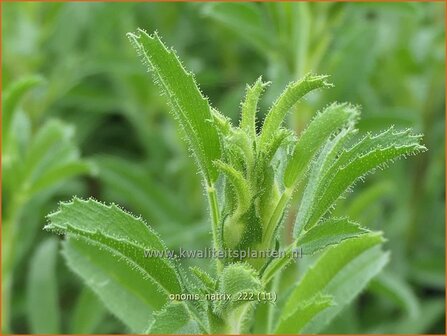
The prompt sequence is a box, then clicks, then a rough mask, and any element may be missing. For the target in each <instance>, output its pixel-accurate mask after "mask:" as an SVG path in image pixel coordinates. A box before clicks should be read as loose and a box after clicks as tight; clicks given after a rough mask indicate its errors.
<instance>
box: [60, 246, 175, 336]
mask: <svg viewBox="0 0 447 336" xmlns="http://www.w3.org/2000/svg"><path fill="white" fill-rule="evenodd" d="M63 255H64V258H65V260H66V262H67V265H68V266H69V267H70V268H71V269H72V270H73V271H74V272H75V273H76V274H77V275H79V276H80V277H81V278H82V279H83V280H84V282H85V284H86V285H87V286H88V287H90V288H91V289H92V290H93V291H94V292H95V293H96V295H98V297H99V299H100V300H101V301H102V302H103V303H104V306H105V307H106V308H107V309H108V310H109V311H110V312H111V313H112V314H114V315H115V316H116V317H117V318H119V319H120V320H121V321H122V322H123V323H124V324H125V325H126V326H127V327H128V328H129V329H130V331H131V332H135V333H140V332H143V331H144V330H146V329H147V328H148V326H149V323H150V321H151V315H152V313H153V312H154V311H155V310H158V309H160V308H161V307H162V306H163V304H165V302H166V300H167V295H166V294H165V293H163V292H161V291H160V290H159V288H158V286H157V285H155V284H154V283H153V282H151V281H148V280H146V279H145V278H144V277H143V276H142V274H141V273H140V272H139V271H138V270H137V269H135V268H134V267H132V266H131V265H129V263H128V262H126V261H125V260H124V259H123V258H122V257H121V256H119V255H117V254H114V253H110V252H109V251H108V250H105V249H102V248H100V246H97V245H93V244H91V242H90V241H88V240H86V239H84V238H76V239H73V238H68V239H67V241H65V242H64V245H63Z"/></svg>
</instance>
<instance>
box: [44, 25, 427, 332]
mask: <svg viewBox="0 0 447 336" xmlns="http://www.w3.org/2000/svg"><path fill="white" fill-rule="evenodd" d="M128 36H129V38H130V40H131V42H132V43H133V44H134V46H135V47H136V49H137V51H138V53H139V54H140V56H141V58H142V60H143V63H145V64H146V66H147V67H148V69H149V70H150V71H152V72H153V75H154V78H155V80H156V82H157V83H158V85H159V86H160V89H161V91H162V92H163V93H164V95H165V96H166V98H167V100H168V102H169V103H170V105H171V110H172V112H173V115H174V117H175V118H176V119H177V121H178V122H179V124H180V126H181V128H182V131H183V134H184V136H185V138H186V140H187V141H188V144H189V146H190V149H191V153H192V155H193V156H194V158H195V160H196V162H197V166H198V167H199V169H200V172H201V174H202V177H203V184H204V189H205V191H206V195H207V197H208V201H209V209H210V217H211V222H212V243H213V247H214V249H216V250H224V249H231V250H235V251H268V250H269V251H278V250H279V251H284V252H285V253H282V254H281V256H280V257H278V258H276V257H275V258H266V257H263V258H258V257H252V256H248V257H244V258H241V257H240V256H239V257H231V256H227V257H226V258H223V259H220V258H216V259H215V266H214V267H213V268H211V269H209V270H207V271H208V272H206V271H205V270H203V269H202V268H199V267H189V268H187V269H186V268H185V265H183V264H181V263H180V262H179V261H178V260H176V259H174V260H172V259H170V258H167V257H160V258H146V257H145V251H160V252H163V251H166V250H167V247H166V245H165V244H164V243H163V241H162V240H161V238H160V236H159V235H158V234H157V233H156V232H155V231H154V230H153V229H152V228H151V227H150V226H149V225H147V224H146V223H145V222H144V221H143V220H142V219H141V218H136V217H134V216H132V215H131V214H129V213H127V212H126V211H124V210H122V209H121V208H119V207H118V206H116V205H115V204H112V205H110V206H108V205H104V204H102V203H99V202H97V201H95V200H93V199H89V200H80V199H78V198H74V199H73V200H72V201H71V202H68V203H61V205H60V209H59V210H58V211H56V212H54V213H52V214H51V215H49V216H48V218H49V223H48V225H47V226H46V229H47V230H51V231H54V232H56V233H64V234H65V235H66V240H65V241H64V244H63V255H64V257H65V259H66V261H67V264H68V265H69V266H70V268H71V269H72V270H73V271H74V272H75V273H77V274H78V275H79V276H80V277H81V278H83V279H84V281H85V282H86V284H87V285H88V286H89V287H91V288H92V289H93V291H94V292H95V293H96V294H97V295H98V296H99V297H100V298H101V300H102V301H103V302H104V303H105V305H106V307H107V308H108V309H109V310H110V311H111V312H112V313H113V314H115V315H116V316H117V317H118V318H120V319H121V320H122V321H123V322H124V323H125V324H126V325H127V326H128V327H129V328H130V329H131V330H132V331H134V332H148V333H187V332H192V333H241V332H253V331H258V330H260V331H262V332H264V333H300V332H306V333H315V332H319V331H320V330H321V329H322V328H323V327H324V326H325V325H326V324H327V323H328V322H329V321H330V320H331V319H332V318H333V317H334V316H336V315H337V313H339V312H340V310H341V309H343V308H344V307H345V306H346V305H347V304H348V303H350V302H351V301H352V299H353V298H354V297H356V296H357V295H358V294H359V293H360V292H361V291H362V289H364V287H365V286H366V285H367V283H368V282H369V281H370V280H371V279H372V278H373V277H374V276H375V275H377V274H378V273H379V272H380V270H381V269H382V267H383V266H384V265H385V264H386V262H387V260H388V258H389V255H388V253H387V252H384V251H383V250H382V243H383V241H384V238H383V236H382V233H381V232H374V231H370V230H368V229H366V228H363V227H361V226H360V225H359V224H357V223H355V222H353V221H351V220H349V219H348V218H346V217H334V216H332V215H331V211H332V209H333V208H334V207H335V204H336V202H337V200H338V199H339V198H340V197H343V195H344V194H345V193H346V191H348V190H349V189H350V188H352V186H353V185H354V184H355V183H356V182H357V181H359V180H361V179H363V178H364V177H365V175H367V174H369V173H371V172H373V171H374V170H376V169H377V168H382V167H384V166H386V165H387V164H388V163H390V162H392V161H393V160H395V159H397V158H399V157H405V156H407V155H412V154H416V153H418V152H421V151H424V150H425V147H424V146H422V145H420V138H421V136H420V135H412V134H411V133H410V130H403V131H398V130H395V129H394V128H393V127H391V128H389V129H387V130H385V131H383V132H381V133H379V134H377V135H372V134H367V135H366V136H363V137H356V135H355V133H356V129H355V125H356V122H357V121H358V119H359V115H360V112H359V108H358V107H356V106H353V105H350V104H347V103H333V104H331V105H328V106H327V107H326V108H324V109H323V110H322V111H321V112H319V113H318V114H317V115H316V116H315V117H314V118H313V119H312V121H311V122H310V123H309V125H308V127H307V128H306V129H305V130H304V131H303V132H302V133H301V134H300V135H299V137H298V138H296V136H295V135H294V133H293V132H292V131H290V130H288V129H286V128H283V127H282V126H281V125H282V122H283V120H284V118H285V116H286V115H287V113H288V111H289V110H290V109H292V108H293V107H294V106H295V105H296V104H297V103H298V102H299V101H300V100H301V99H302V98H303V97H304V96H305V95H307V94H309V93H310V92H311V91H315V90H318V89H323V88H328V87H330V86H331V84H330V83H328V82H327V76H314V75H306V76H304V77H303V78H302V79H301V80H299V81H297V82H292V83H290V84H289V85H288V86H287V87H286V89H285V91H284V92H283V93H282V94H281V95H280V96H279V98H278V99H277V100H276V101H275V103H274V104H273V106H272V107H271V109H270V110H269V111H268V113H267V115H266V118H265V120H264V122H263V124H262V127H260V125H259V123H257V121H256V114H257V105H258V101H259V99H260V96H261V94H262V92H263V90H264V89H265V87H266V86H267V85H268V83H264V82H263V81H262V79H261V78H259V79H258V80H257V81H256V82H255V83H254V84H253V85H252V86H250V87H248V88H247V93H246V97H245V100H244V102H243V103H242V107H241V110H242V112H241V113H242V117H241V121H240V124H239V126H237V127H235V126H233V125H232V123H231V122H230V120H229V119H227V118H226V117H225V116H224V115H222V114H221V113H220V112H218V111H217V110H216V109H215V108H213V107H211V106H210V104H209V102H208V100H207V99H206V98H204V96H203V95H202V93H201V92H200V91H199V89H198V87H197V85H196V83H195V80H194V78H193V75H192V74H191V73H189V72H187V71H185V70H184V68H183V66H182V65H181V63H180V61H179V60H178V58H177V57H176V55H175V53H174V52H173V51H172V50H169V49H167V48H166V47H165V45H164V44H163V43H162V42H161V40H160V39H159V37H158V36H157V34H154V35H153V36H149V35H148V34H147V33H145V32H144V31H142V30H139V31H138V33H137V34H133V33H129V34H128ZM292 199H298V200H299V206H298V215H297V216H296V218H295V219H294V225H293V232H286V236H288V239H289V240H291V241H292V242H291V243H289V244H285V243H284V241H283V239H281V232H282V229H283V227H284V225H282V224H283V223H284V222H285V219H286V218H287V208H288V206H289V205H290V204H291V203H292ZM297 248H301V250H302V253H303V255H304V256H305V258H309V259H311V258H315V261H314V263H313V266H312V267H310V268H307V269H305V270H304V272H303V274H302V276H301V278H300V279H299V281H298V282H297V283H296V284H294V285H293V287H292V288H291V289H290V290H289V289H287V288H283V286H281V285H280V284H281V281H282V279H281V276H282V275H283V274H285V272H286V271H287V269H286V266H288V265H290V264H292V262H293V261H294V251H295V250H296V249H297ZM313 256H315V257H313ZM295 267H300V263H299V262H298V263H297V265H295ZM213 293H218V294H228V295H230V298H229V299H228V300H215V301H211V300H204V299H200V300H197V301H195V300H192V301H188V300H171V299H170V297H171V296H172V295H174V296H175V295H176V294H188V295H199V296H200V295H205V294H213ZM266 293H269V294H272V297H273V298H275V297H277V298H278V303H277V304H276V305H274V304H273V303H272V302H270V301H271V300H257V298H262V297H264V298H265V297H268V298H270V295H267V294H266ZM200 297H201V296H200ZM243 297H248V298H249V299H243ZM252 298H253V299H252ZM258 301H261V302H258ZM255 316H256V321H261V322H260V323H259V324H258V323H257V325H256V326H254V324H253V322H254V320H255V318H254V317H255ZM261 317H262V318H261ZM262 321H264V322H262Z"/></svg>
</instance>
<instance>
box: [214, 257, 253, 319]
mask: <svg viewBox="0 0 447 336" xmlns="http://www.w3.org/2000/svg"><path fill="white" fill-rule="evenodd" d="M260 290H261V281H260V279H259V277H258V275H257V274H256V272H255V270H254V269H253V268H252V267H251V266H250V265H248V264H244V263H234V264H230V265H228V266H226V267H225V268H224V270H223V271H222V274H221V275H220V279H219V286H218V293H221V294H230V295H231V299H230V300H218V301H216V302H215V311H216V313H217V314H218V315H220V316H223V317H224V318H226V319H229V320H230V321H233V322H234V323H235V324H239V325H240V324H242V323H243V318H244V313H245V312H246V310H248V309H249V308H250V307H251V306H253V305H254V303H255V302H256V300H252V301H250V300H249V301H243V300H238V299H239V294H241V293H253V294H254V295H255V297H256V294H257V293H258V292H259V291H260Z"/></svg>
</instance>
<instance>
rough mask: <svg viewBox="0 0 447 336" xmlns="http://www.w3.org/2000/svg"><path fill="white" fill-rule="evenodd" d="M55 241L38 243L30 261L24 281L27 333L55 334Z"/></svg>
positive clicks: (57, 329)
mask: <svg viewBox="0 0 447 336" xmlns="http://www.w3.org/2000/svg"><path fill="white" fill-rule="evenodd" d="M57 246H58V241H57V240H56V239H48V240H45V241H44V242H42V243H41V244H40V245H39V246H38V247H37V250H36V252H35V254H34V256H33V258H32V259H31V260H30V271H29V275H28V283H27V287H28V288H27V308H28V310H27V312H28V318H29V322H30V327H31V332H32V333H35V334H59V333H60V332H61V331H60V323H61V322H60V318H61V317H60V307H59V302H58V301H59V295H58V284H57V278H56V262H57V254H58V250H57Z"/></svg>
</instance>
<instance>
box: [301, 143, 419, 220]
mask: <svg viewBox="0 0 447 336" xmlns="http://www.w3.org/2000/svg"><path fill="white" fill-rule="evenodd" d="M423 150H425V147H423V146H421V145H419V143H418V142H414V143H411V144H408V145H394V144H391V145H389V146H387V147H383V148H382V147H379V148H376V149H374V150H372V151H370V152H368V153H365V154H363V155H360V156H357V157H355V158H353V160H352V161H351V162H350V163H348V164H346V165H345V166H343V167H340V168H338V167H337V168H336V169H332V168H331V169H330V170H329V171H328V173H327V174H326V175H325V177H324V178H323V179H322V180H321V182H320V184H319V190H321V191H319V192H318V196H317V197H318V198H317V199H316V204H315V206H314V207H313V208H312V210H311V212H310V213H309V214H310V217H309V220H308V221H307V222H306V223H305V224H304V225H305V227H308V228H309V227H312V226H313V225H315V223H316V222H317V221H318V220H319V219H320V218H321V216H323V215H324V214H325V213H326V211H328V210H329V208H330V207H331V206H332V205H333V204H334V203H335V201H336V200H337V199H338V198H339V197H340V196H341V195H342V194H343V193H344V192H345V191H346V189H348V188H349V187H350V186H351V185H352V184H354V183H355V182H356V181H357V180H358V179H359V178H361V177H363V176H364V175H365V174H367V173H368V172H370V171H373V170H374V169H375V168H378V167H381V166H383V165H384V164H386V163H387V162H389V161H391V160H393V159H396V158H398V157H400V156H404V155H410V154H415V153H418V152H420V151H423Z"/></svg>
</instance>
